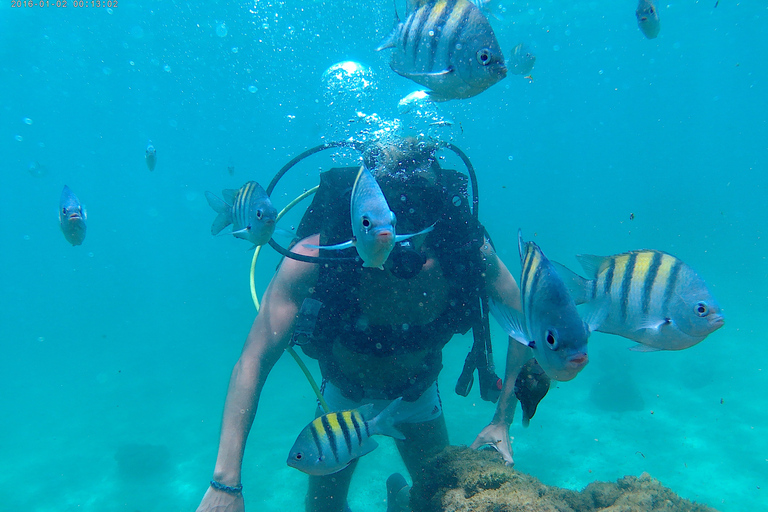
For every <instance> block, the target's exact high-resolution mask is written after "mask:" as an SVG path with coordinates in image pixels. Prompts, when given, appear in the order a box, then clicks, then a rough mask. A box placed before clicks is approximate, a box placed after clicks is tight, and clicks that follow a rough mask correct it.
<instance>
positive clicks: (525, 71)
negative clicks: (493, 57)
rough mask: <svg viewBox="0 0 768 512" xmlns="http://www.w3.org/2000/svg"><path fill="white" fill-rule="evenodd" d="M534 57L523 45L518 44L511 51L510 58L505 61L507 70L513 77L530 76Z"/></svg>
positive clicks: (526, 46) (534, 60)
mask: <svg viewBox="0 0 768 512" xmlns="http://www.w3.org/2000/svg"><path fill="white" fill-rule="evenodd" d="M535 63H536V56H535V55H534V54H533V52H532V51H531V49H530V48H529V47H528V45H527V44H525V43H520V44H518V45H517V46H515V47H514V48H513V49H512V56H511V57H510V58H509V60H508V61H507V69H509V72H510V73H512V74H514V75H530V74H531V71H532V70H533V65H534V64H535Z"/></svg>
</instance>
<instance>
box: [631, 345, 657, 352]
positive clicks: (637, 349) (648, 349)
mask: <svg viewBox="0 0 768 512" xmlns="http://www.w3.org/2000/svg"><path fill="white" fill-rule="evenodd" d="M629 350H631V351H632V352H659V351H660V350H661V349H660V348H656V347H649V346H648V345H635V346H634V347H629Z"/></svg>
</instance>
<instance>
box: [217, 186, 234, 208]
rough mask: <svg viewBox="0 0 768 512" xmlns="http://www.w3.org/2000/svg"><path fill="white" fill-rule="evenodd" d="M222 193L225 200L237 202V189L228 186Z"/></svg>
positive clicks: (231, 203) (231, 202)
mask: <svg viewBox="0 0 768 512" xmlns="http://www.w3.org/2000/svg"><path fill="white" fill-rule="evenodd" d="M221 195H222V196H224V201H226V202H227V203H229V204H230V205H233V204H235V196H237V190H235V189H232V188H228V189H225V190H222V191H221Z"/></svg>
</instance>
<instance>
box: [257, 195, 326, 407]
mask: <svg viewBox="0 0 768 512" xmlns="http://www.w3.org/2000/svg"><path fill="white" fill-rule="evenodd" d="M319 186H320V185H317V186H315V187H313V188H311V189H309V190H307V191H306V192H304V193H303V194H301V195H299V196H298V197H297V198H296V199H294V200H293V201H291V202H290V203H288V205H287V206H286V207H285V208H283V209H282V211H281V212H280V213H278V214H277V219H276V220H275V222H278V221H279V220H280V219H281V218H282V217H283V215H285V214H286V213H288V211H289V210H290V209H291V208H293V207H294V206H296V204H297V203H299V202H300V201H302V200H303V199H304V198H306V197H309V196H311V195H312V194H314V193H315V192H317V189H318V188H319ZM262 247H263V246H261V245H260V246H258V247H257V248H256V250H255V251H254V252H253V260H252V261H251V279H250V281H251V298H252V299H253V305H254V306H256V312H257V313H258V311H259V297H258V296H257V295H256V281H255V279H254V273H255V271H256V260H258V259H259V254H260V253H261V248H262ZM285 351H286V352H288V353H289V354H291V357H293V359H294V360H295V361H296V364H298V365H299V368H301V371H302V372H304V376H305V377H306V378H307V380H308V381H309V385H310V386H312V391H314V392H315V396H317V400H318V402H320V406H321V407H322V408H323V412H325V413H329V412H331V410H330V408H329V407H328V404H327V403H326V402H325V398H323V395H322V393H320V388H319V387H317V383H316V382H315V379H314V377H312V374H311V373H309V368H307V365H305V364H304V361H302V360H301V357H299V354H297V353H296V351H295V350H293V347H291V346H290V345H289V346H288V347H287V348H286V349H285Z"/></svg>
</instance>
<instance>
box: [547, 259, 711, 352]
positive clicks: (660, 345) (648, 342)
mask: <svg viewBox="0 0 768 512" xmlns="http://www.w3.org/2000/svg"><path fill="white" fill-rule="evenodd" d="M576 258H577V259H578V260H579V262H580V263H581V266H582V267H584V271H585V272H586V273H587V275H588V276H589V277H590V278H591V279H584V278H583V277H581V276H579V275H577V274H575V273H574V272H572V271H570V270H568V269H567V268H566V267H564V266H562V265H560V264H555V265H557V269H558V271H559V272H560V274H561V275H562V276H563V279H564V280H565V282H566V285H567V286H568V288H569V289H570V290H571V293H572V295H573V298H574V300H575V301H576V303H577V304H582V303H589V302H591V301H595V300H605V298H606V297H607V298H608V300H609V302H610V309H609V313H608V317H607V318H606V319H605V321H604V322H603V323H602V324H601V325H600V328H599V329H597V330H598V331H600V332H606V333H610V334H618V335H619V336H623V337H625V338H629V339H631V340H634V341H637V342H638V343H641V344H642V345H639V346H636V347H633V348H632V350H638V351H643V352H646V351H653V350H682V349H684V348H688V347H690V346H693V345H695V344H697V343H699V342H700V341H701V340H703V339H704V338H706V337H707V336H708V335H709V334H710V333H712V332H714V331H716V330H717V329H719V328H720V327H722V326H723V323H724V320H723V314H722V312H721V310H720V306H719V305H718V304H717V301H715V299H714V297H713V296H712V294H711V293H710V291H709V289H708V288H707V284H706V283H705V282H704V280H703V279H701V278H700V277H699V276H698V275H697V274H696V272H695V271H694V270H693V269H692V268H691V267H689V266H688V265H686V264H685V263H683V262H682V261H680V260H679V259H678V258H676V257H674V256H672V255H671V254H667V253H665V252H661V251H655V250H642V251H630V252H626V253H623V254H617V255H614V256H607V257H602V256H592V255H578V256H576Z"/></svg>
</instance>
